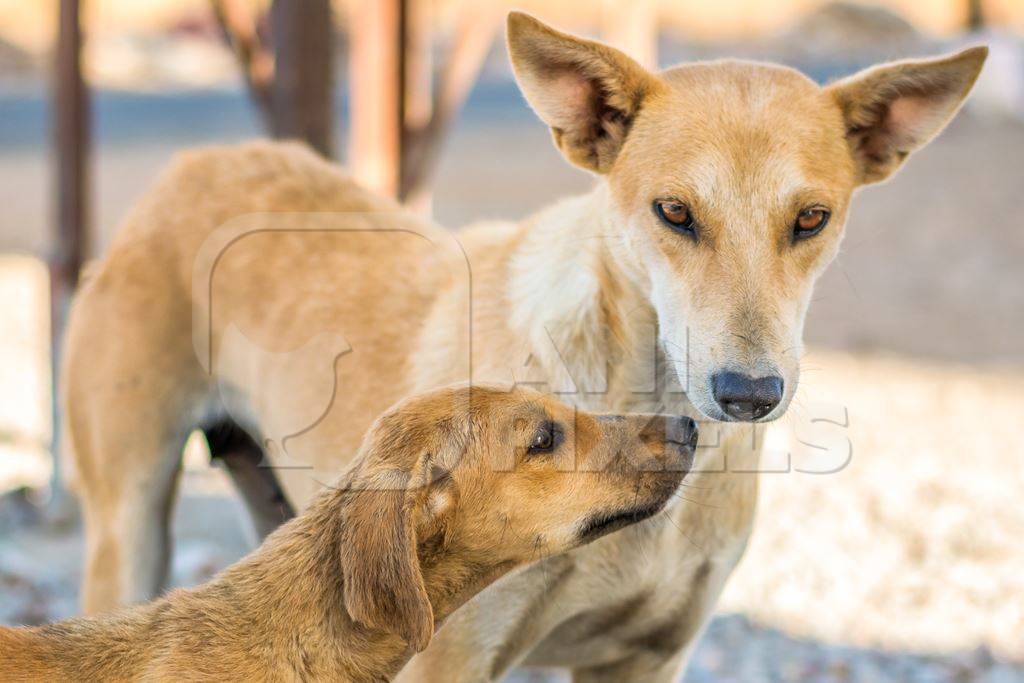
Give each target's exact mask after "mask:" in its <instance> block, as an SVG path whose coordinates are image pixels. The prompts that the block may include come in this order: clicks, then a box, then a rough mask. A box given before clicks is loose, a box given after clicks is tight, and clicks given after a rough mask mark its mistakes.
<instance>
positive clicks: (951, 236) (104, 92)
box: [0, 0, 1024, 683]
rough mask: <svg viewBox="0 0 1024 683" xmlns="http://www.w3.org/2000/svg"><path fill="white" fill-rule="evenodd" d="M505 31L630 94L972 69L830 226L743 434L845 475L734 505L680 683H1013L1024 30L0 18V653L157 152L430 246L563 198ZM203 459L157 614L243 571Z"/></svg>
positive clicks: (659, 13)
mask: <svg viewBox="0 0 1024 683" xmlns="http://www.w3.org/2000/svg"><path fill="white" fill-rule="evenodd" d="M513 6H514V7H516V8H519V9H523V10H526V11H529V12H531V13H533V14H535V15H536V16H538V17H539V18H541V19H543V20H545V21H547V22H549V23H552V24H554V25H555V26H557V27H559V28H562V29H565V30H569V31H573V32H576V33H581V34H584V35H588V36H591V37H595V38H600V39H602V40H605V41H607V42H610V43H612V44H614V45H616V46H618V47H620V48H622V49H624V50H626V51H627V52H629V53H630V54H631V55H632V56H634V57H635V58H636V59H638V60H639V61H641V62H642V63H644V64H646V65H648V66H652V67H654V66H658V65H660V66H669V65H672V64H675V63H678V62H684V61H692V60H697V59H712V58H718V57H724V56H731V57H743V58H749V59H762V60H772V61H778V62H782V63H785V64H789V65H791V66H794V67H796V68H799V69H801V70H802V71H804V72H805V73H807V74H808V75H810V76H811V77H812V78H814V79H816V80H818V81H820V82H827V81H829V80H831V79H834V78H837V77H840V76H843V75H845V74H848V73H851V72H853V71H855V70H857V69H859V68H862V67H864V66H867V65H870V64H872V63H874V62H877V61H881V60H888V59H894V58H900V57H905V56H913V55H930V54H936V53H939V52H942V51H949V50H953V49H956V48H958V47H961V46H963V45H966V44H975V43H981V42H984V43H987V44H988V45H990V47H991V50H992V52H991V57H990V59H989V62H988V64H987V66H986V69H985V72H984V73H983V75H982V77H981V80H980V81H979V83H978V86H977V88H976V90H975V92H974V94H973V96H972V97H971V100H970V101H969V103H968V105H967V107H966V109H965V110H964V112H963V113H961V114H960V116H959V117H958V118H957V119H956V120H955V121H954V122H953V123H952V124H951V126H950V127H949V129H947V131H946V132H945V133H943V134H942V135H941V136H940V137H939V138H938V139H937V140H936V141H935V142H933V143H932V144H931V145H930V146H929V147H928V148H926V149H925V150H923V151H922V152H920V153H918V154H917V155H916V156H914V157H913V158H912V159H911V160H910V161H909V162H908V164H907V165H906V167H905V169H904V170H903V171H902V172H901V173H900V174H898V176H897V177H896V178H895V179H894V180H893V181H891V182H889V183H888V184H886V185H884V186H881V187H872V188H868V189H865V190H864V191H862V192H861V194H860V195H859V196H858V198H857V199H856V201H855V204H854V209H853V213H852V218H851V221H850V225H849V227H848V229H847V236H846V239H845V242H844V245H843V250H842V253H841V254H840V256H839V258H838V260H837V262H836V263H835V264H833V266H832V267H831V268H830V270H829V271H828V273H827V274H826V275H825V276H824V278H823V280H822V281H821V283H820V284H819V285H818V289H817V292H816V296H815V299H814V303H813V305H812V308H811V312H810V317H809V319H808V324H807V341H808V344H809V348H810V352H809V354H808V358H807V361H806V363H805V364H804V371H803V378H802V387H801V390H800V394H799V395H798V398H797V400H796V402H795V404H794V407H793V408H791V410H790V414H791V416H792V417H791V418H789V419H787V420H783V421H782V422H781V423H778V424H776V425H773V426H772V427H771V429H770V431H769V433H768V444H769V448H770V449H771V450H772V451H773V452H774V453H775V454H776V455H777V454H780V453H781V454H785V453H789V452H791V451H792V450H794V449H797V448H799V446H800V444H801V442H802V441H804V440H805V439H804V436H803V435H802V434H801V432H800V427H799V426H798V425H797V422H798V420H799V418H800V417H801V415H803V416H804V417H805V418H806V417H807V416H808V415H810V414H811V413H813V414H815V415H817V414H828V415H831V416H833V418H830V419H831V420H832V422H833V423H836V424H841V425H843V429H842V440H843V441H844V444H845V447H848V448H849V449H850V453H851V457H850V460H849V463H848V465H847V466H846V467H845V468H843V469H842V470H841V471H839V472H837V473H833V474H828V475H823V474H809V473H800V472H795V471H789V472H785V473H776V474H772V473H768V474H765V475H763V477H762V482H763V486H762V492H761V499H760V511H759V515H758V519H757V525H756V527H755V531H754V535H753V538H752V540H751V545H750V548H749V550H748V552H747V555H746V556H745V558H744V559H743V561H742V563H741V565H740V567H739V569H738V570H737V572H736V574H735V575H734V577H733V579H732V580H731V581H730V583H729V585H728V587H727V589H726V594H725V596H724V598H723V600H722V602H721V604H720V615H719V616H717V617H716V618H715V619H714V621H713V622H712V624H711V626H710V628H709V630H708V632H707V634H706V635H705V637H704V639H703V640H702V642H701V644H700V646H699V648H698V650H697V652H696V654H695V656H694V659H693V663H692V666H691V669H690V671H689V672H688V674H687V676H686V680H687V681H690V682H698V681H745V682H746V681H768V680H771V681H774V680H778V681H989V682H993V683H995V682H1000V683H1002V682H1005V681H1024V505H1022V504H1021V500H1022V498H1024V444H1022V431H1024V429H1022V423H1024V418H1022V415H1024V269H1022V264H1024V219H1022V218H1021V217H1020V216H1021V212H1020V210H1019V203H1020V201H1021V193H1022V191H1024V39H1022V36H1024V0H878V1H876V2H871V3H851V2H823V1H821V0H772V1H771V2H765V1H762V0H714V1H713V2H712V1H709V0H632V1H627V0H603V1H591V2H582V1H580V0H547V1H546V2H542V1H540V0H523V1H521V2H516V3H515V4H514V5H512V4H507V3H502V2H496V1H492V2H488V1H486V0H477V1H475V2H474V1H472V0H362V1H357V0H350V1H348V2H345V1H335V2H331V1H330V0H274V2H272V3H271V2H269V1H264V2H259V1H250V0H59V1H58V0H51V1H49V2H41V1H39V2H36V1H33V2H25V1H24V0H0V301H2V302H3V305H2V306H0V623H11V624H31V623H39V622H42V621H47V620H52V619H56V618H61V617H66V616H70V615H72V614H75V613H76V612H77V590H78V580H79V576H80V563H81V553H82V541H81V532H80V526H79V523H78V520H77V517H76V511H75V506H74V501H73V499H72V498H70V497H69V496H67V495H63V494H62V493H61V492H62V488H61V486H60V483H61V478H62V477H61V473H60V470H59V467H58V466H56V464H55V461H54V459H53V458H52V457H51V450H52V447H51V442H52V438H53V434H52V429H51V425H52V423H53V420H52V399H51V397H52V392H51V384H52V382H51V377H52V373H51V359H52V357H53V349H54V348H58V349H59V343H55V342H54V341H53V340H54V339H57V340H59V336H60V335H59V330H60V327H61V324H62V321H63V316H64V312H65V310H66V305H67V300H68V298H69V293H70V291H71V290H72V289H73V286H74V283H75V281H76V279H77V277H78V272H79V269H80V268H81V267H82V266H83V264H85V263H86V262H87V261H88V260H89V259H92V258H96V257H100V256H102V254H103V252H104V248H105V245H107V244H108V242H109V240H110V237H111V235H112V234H113V233H114V231H115V230H116V229H117V224H118V221H119V220H120V219H121V217H123V215H124V214H125V212H126V211H127V210H128V208H129V207H130V205H131V203H132V201H133V200H134V199H135V198H136V197H138V196H139V195H140V194H141V193H142V192H143V190H144V189H145V188H146V187H147V185H149V184H150V183H151V182H152V180H153V179H154V177H155V176H156V174H157V173H159V171H160V169H161V168H162V167H163V166H165V165H166V163H167V162H168V161H169V159H170V158H171V156H172V155H173V154H174V153H175V152H176V151H178V150H181V149H183V148H188V147H193V146H197V145H204V144H213V143H230V142H234V141H240V140H245V139H248V138H253V137H256V136H263V135H274V136H278V137H300V138H303V139H306V140H307V141H309V142H310V144H312V145H313V146H314V147H316V148H317V149H318V150H320V151H321V152H322V153H324V154H326V155H328V156H331V157H334V158H336V159H338V160H339V161H342V162H344V163H346V164H347V165H349V166H350V167H351V168H352V170H353V172H354V173H356V175H357V176H358V177H359V178H360V179H362V180H363V182H365V183H367V184H368V185H370V186H372V187H374V188H376V189H378V190H380V191H382V192H387V193H390V194H393V195H396V196H398V197H400V198H401V199H402V200H403V201H406V202H408V203H409V205H410V206H412V207H413V208H415V209H416V210H418V211H423V212H426V213H430V214H432V215H433V216H434V218H435V219H436V220H438V221H439V222H440V223H442V224H444V225H446V226H448V227H451V228H457V227H459V226H462V225H465V224H467V223H470V222H472V221H475V220H480V219H488V218H507V219H518V218H522V217H524V216H525V215H527V214H528V213H529V212H531V211H533V210H535V209H537V208H539V207H541V206H543V205H544V204H546V203H549V202H551V201H552V200H554V199H556V198H558V197H561V196H564V195H567V194H571V193H574V192H579V191H583V190H585V189H586V188H587V187H588V186H589V185H590V183H591V182H592V181H591V179H590V178H589V177H588V176H587V175H586V174H584V173H583V172H581V171H578V170H574V169H573V168H571V167H570V166H569V165H568V164H567V163H565V162H564V161H563V160H562V159H561V157H560V156H559V155H558V154H557V152H556V151H555V150H554V148H553V146H552V144H551V142H550V137H549V134H548V131H547V129H546V128H545V127H544V126H543V125H542V124H541V123H540V122H539V121H538V120H537V119H536V118H535V117H534V116H533V114H532V113H531V112H530V111H529V109H528V108H527V106H526V104H525V102H524V100H523V99H522V97H521V96H520V95H519V93H518V91H517V89H516V87H515V84H514V82H513V79H512V75H511V73H510V70H509V66H508V61H507V59H506V56H505V50H504V44H503V36H502V26H503V19H504V14H505V12H506V11H507V10H508V9H510V8H512V7H513ZM823 411H824V413H823ZM806 422H807V420H804V424H805V426H806ZM204 447H205V444H204V443H203V442H202V440H201V439H194V440H193V441H191V442H190V444H189V447H188V448H187V449H186V472H185V478H184V481H183V486H182V496H181V499H180V501H179V503H178V506H177V509H176V527H175V535H176V555H175V560H174V580H175V582H176V583H178V584H181V585H187V584H191V583H195V582H198V581H202V580H204V579H205V578H207V577H208V576H210V575H211V574H212V573H213V572H215V571H216V570H217V569H219V568H220V567H222V566H224V565H225V564H227V563H229V562H231V561H232V560H234V559H235V558H237V557H238V556H240V555H241V554H243V553H245V552H246V551H247V550H248V549H249V548H250V547H251V544H252V541H251V531H250V530H249V529H248V528H247V526H246V523H245V522H244V520H243V518H242V513H241V508H240V506H239V504H238V503H237V501H236V500H235V499H234V496H233V493H232V491H231V490H230V488H229V486H228V484H227V479H226V477H225V476H224V473H223V472H222V471H220V470H219V469H218V468H216V467H211V466H210V464H209V460H208V457H207V456H206V454H205V452H204ZM546 675H547V674H544V673H532V674H529V673H523V674H517V676H518V678H519V679H526V678H528V677H537V678H543V677H544V676H546Z"/></svg>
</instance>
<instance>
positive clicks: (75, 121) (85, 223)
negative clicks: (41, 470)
mask: <svg viewBox="0 0 1024 683" xmlns="http://www.w3.org/2000/svg"><path fill="white" fill-rule="evenodd" d="M80 13H81V5H80V2H79V0H60V18H59V22H60V26H59V30H58V34H57V56H56V63H55V65H54V80H53V103H54V107H53V144H54V148H53V155H54V156H53V159H54V162H55V167H56V168H55V182H56V190H57V205H56V223H57V224H56V231H55V235H54V245H53V249H52V251H51V253H50V259H49V266H50V336H51V351H52V356H51V367H52V379H53V381H52V386H53V395H52V396H53V398H52V417H53V439H52V448H53V456H54V465H53V477H52V479H51V484H52V490H53V493H54V495H55V496H56V497H60V495H61V491H62V488H61V486H60V481H61V479H60V468H59V462H60V458H59V457H58V450H57V449H58V442H59V439H60V437H61V435H60V431H59V426H60V419H59V416H58V409H59V405H58V400H57V396H58V393H57V377H58V368H59V367H60V358H61V348H62V340H63V334H64V326H65V323H66V321H67V315H68V309H69V307H70V304H71V297H72V295H73V294H74V291H75V287H76V286H77V284H78V276H79V273H80V271H81V268H82V263H83V261H84V259H85V256H86V254H87V252H88V228H89V201H88V194H89V173H88V171H89V154H90V136H89V129H90V118H91V117H90V115H89V92H88V89H87V88H86V85H85V79H84V78H83V76H82V63H81V56H82V43H83V40H82V30H81V22H80Z"/></svg>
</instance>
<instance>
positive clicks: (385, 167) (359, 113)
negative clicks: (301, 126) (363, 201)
mask: <svg viewBox="0 0 1024 683" xmlns="http://www.w3.org/2000/svg"><path fill="white" fill-rule="evenodd" d="M405 6H407V2H405V1H404V0H373V1H371V2H356V3H353V5H352V14H351V20H350V22H349V26H350V27H351V28H350V31H349V160H348V165H349V166H350V167H351V169H352V173H353V174H354V175H355V177H356V179H357V180H359V181H360V182H361V183H362V184H363V185H365V186H367V187H368V188H370V189H372V190H376V191H377V192H382V193H384V194H387V195H390V196H392V197H395V196H398V189H399V187H398V186H399V173H400V164H401V153H402V151H401V150H402V125H401V121H402V116H403V111H404V110H403V106H402V104H401V99H402V89H401V80H402V77H401V69H402V66H401V59H400V58H401V50H402V47H401V42H400V40H399V37H400V33H401V27H400V24H401V14H402V12H403V9H405Z"/></svg>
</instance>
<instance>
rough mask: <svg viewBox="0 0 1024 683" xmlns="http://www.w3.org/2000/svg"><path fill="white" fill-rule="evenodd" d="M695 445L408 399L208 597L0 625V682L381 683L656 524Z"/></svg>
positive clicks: (649, 420) (692, 431)
mask: <svg viewBox="0 0 1024 683" xmlns="http://www.w3.org/2000/svg"><path fill="white" fill-rule="evenodd" d="M696 443H697V428H696V425H695V424H694V422H693V420H691V419H689V418H686V417H677V416H663V415H632V416H629V417H624V416H602V415H591V414H588V413H585V412H582V411H577V410H575V409H573V408H571V407H569V406H567V405H565V404H564V403H561V402H559V401H556V400H555V399H553V398H550V397H545V396H543V395H541V394H539V393H537V392H534V391H531V390H523V389H517V390H514V391H509V390H507V389H501V388H497V387H481V386H474V387H472V388H467V387H459V388H449V389H440V390H435V391H433V392H429V393H427V394H423V395H417V396H414V397H411V398H408V399H406V400H404V401H403V402H401V403H400V404H399V405H398V406H396V407H395V408H393V409H392V410H390V411H389V412H388V413H387V414H385V415H383V416H382V417H381V418H379V419H378V420H377V421H376V423H375V424H374V426H373V427H371V429H370V431H369V433H368V434H367V437H366V439H365V441H364V442H363V445H362V447H361V449H360V454H359V455H358V456H357V458H356V461H355V462H354V464H353V466H352V468H351V470H350V471H349V472H348V473H346V474H345V475H343V476H342V477H341V479H340V480H339V481H337V482H336V484H335V485H334V486H333V487H328V488H327V489H325V490H324V491H322V492H321V493H320V494H318V495H317V497H316V498H315V499H314V500H313V502H312V503H311V504H310V506H309V508H308V509H307V510H306V511H305V512H304V513H303V514H302V515H300V516H299V517H298V518H296V519H293V520H292V521H291V522H289V523H288V524H286V525H285V526H283V527H281V528H280V529H278V530H277V531H276V532H274V533H273V534H272V535H271V536H270V537H268V538H267V540H266V542H265V543H264V544H263V546H262V547H260V548H259V549H257V550H256V551H254V552H253V553H251V554H250V555H249V556H248V557H246V558H243V559H242V560H240V561H239V562H238V563H237V564H235V565H234V566H232V567H229V568H228V569H226V570H225V571H224V572H222V573H221V574H219V575H218V576H217V577H215V578H214V579H213V580H212V581H210V582H209V583H208V584H205V585H203V586H200V587H198V588H193V589H184V590H177V591H174V592H172V593H171V594H170V595H168V596H167V597H165V598H163V599H161V600H159V601H157V602H154V603H150V604H146V605H142V606H137V607H134V608H127V609H125V610H122V611H121V612H119V613H116V614H114V615H103V616H96V617H85V618H80V619H73V620H69V621H65V622H61V623H58V624H53V625H49V626H44V627H40V628H22V629H8V628H4V627H0V680H2V681H4V682H5V683H19V682H22V681H58V680H60V681H87V680H88V681H139V680H146V681H156V680H159V681H229V680H233V681H367V682H371V681H383V680H391V679H392V678H393V677H394V675H395V674H396V673H397V672H398V670H399V669H400V668H401V666H402V665H403V664H404V663H405V662H406V661H408V659H409V657H411V656H412V654H413V652H414V651H420V650H422V649H423V648H425V647H426V646H427V643H429V642H430V639H431V637H432V636H433V633H434V630H435V629H436V628H438V627H440V626H441V623H442V622H443V621H444V619H445V618H446V617H447V616H448V615H449V614H450V613H451V612H452V611H453V610H455V609H456V608H458V607H459V605H461V604H462V603H464V602H465V601H466V600H468V599H469V598H470V597H472V596H473V595H474V594H475V593H477V592H478V591H479V590H481V589H482V588H483V587H485V586H486V585H488V584H489V583H491V582H492V581H494V580H495V579H497V578H498V577H500V576H502V575H503V574H505V573H507V572H509V571H511V570H512V569H514V568H516V567H518V566H520V565H523V564H524V563H527V562H531V561H536V560H537V559H540V558H542V557H547V556H549V555H553V554H556V553H561V552H565V551H566V550H569V549H571V548H575V547H578V546H580V545H582V544H585V543H589V542H591V541H593V540H595V539H597V538H600V537H601V536H603V535H605V534H607V533H610V532H612V531H615V530H617V529H621V528H623V527H625V526H628V525H629V524H634V523H636V522H639V521H642V520H645V519H648V518H650V517H654V516H655V515H657V514H658V512H660V511H661V510H662V509H663V508H664V507H665V505H666V504H667V503H668V502H669V500H670V499H671V498H672V497H673V496H674V495H676V493H677V492H678V490H679V484H680V482H681V481H682V479H683V477H684V476H685V474H686V472H687V470H688V469H689V467H690V466H691V465H692V463H693V452H694V448H695V447H696ZM567 463H571V466H566V465H567ZM663 523H665V522H664V520H663Z"/></svg>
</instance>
